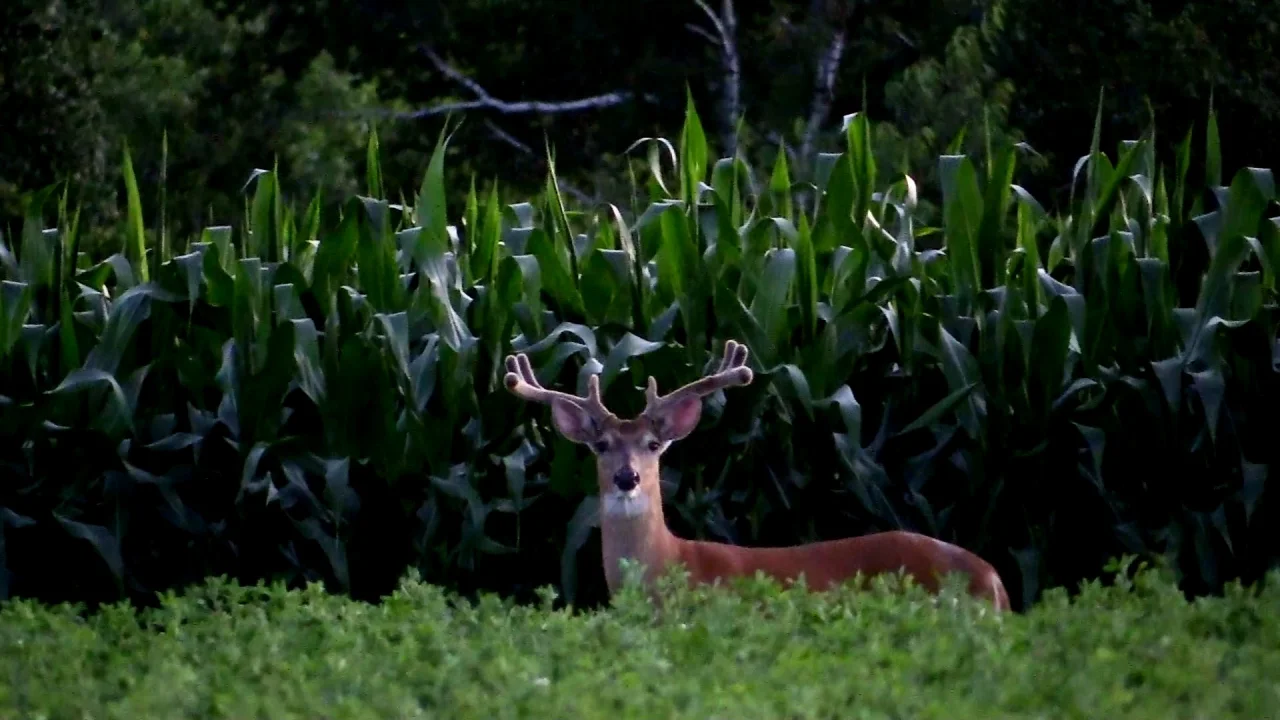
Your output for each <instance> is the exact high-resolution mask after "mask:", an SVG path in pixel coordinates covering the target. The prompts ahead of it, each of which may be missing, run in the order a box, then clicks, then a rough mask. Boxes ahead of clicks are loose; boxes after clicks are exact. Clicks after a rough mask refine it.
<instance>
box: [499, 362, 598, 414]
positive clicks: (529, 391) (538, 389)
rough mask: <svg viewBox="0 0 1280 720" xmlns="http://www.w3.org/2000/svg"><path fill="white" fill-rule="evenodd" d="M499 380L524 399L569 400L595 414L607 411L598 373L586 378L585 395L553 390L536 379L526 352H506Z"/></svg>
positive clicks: (546, 402) (549, 402) (549, 401)
mask: <svg viewBox="0 0 1280 720" xmlns="http://www.w3.org/2000/svg"><path fill="white" fill-rule="evenodd" d="M502 382H503V384H505V385H506V386H507V390H509V391H510V392H511V394H513V395H515V396H516V397H518V398H520V399H521V400H525V401H528V402H536V403H542V404H544V405H550V404H551V403H552V402H553V401H556V400H559V401H561V402H565V403H569V404H571V405H575V406H577V407H580V408H582V409H583V410H586V411H587V412H589V413H591V414H592V415H593V416H595V417H596V418H598V419H599V418H604V417H607V416H608V415H609V410H608V408H606V407H605V406H604V402H603V401H601V399H600V376H599V375H596V374H592V375H591V376H590V377H589V378H587V394H586V396H585V397H584V396H580V395H571V394H569V393H563V392H559V391H556V390H548V389H546V388H545V387H543V386H542V383H540V382H538V376H537V375H534V373H533V365H532V364H530V363H529V356H528V355H525V354H524V353H519V354H516V355H508V356H507V374H506V375H505V376H503V378H502Z"/></svg>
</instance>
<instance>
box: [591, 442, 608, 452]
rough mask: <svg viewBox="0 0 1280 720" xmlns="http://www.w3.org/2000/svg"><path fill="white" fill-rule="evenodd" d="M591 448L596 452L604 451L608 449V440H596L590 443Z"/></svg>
mask: <svg viewBox="0 0 1280 720" xmlns="http://www.w3.org/2000/svg"><path fill="white" fill-rule="evenodd" d="M591 449H592V450H595V451H596V452H598V453H602V452H605V451H607V450H608V449H609V442H608V441H607V440H597V441H595V442H593V443H591Z"/></svg>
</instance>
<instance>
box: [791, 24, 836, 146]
mask: <svg viewBox="0 0 1280 720" xmlns="http://www.w3.org/2000/svg"><path fill="white" fill-rule="evenodd" d="M844 47H845V35H844V29H843V28H840V29H838V30H836V32H835V34H834V35H832V37H831V43H830V44H829V45H827V48H826V51H825V52H823V53H822V55H821V56H820V57H819V58H818V70H817V73H816V77H814V83H813V85H814V87H813V102H812V103H811V104H810V109H809V122H808V123H807V124H806V125H805V129H804V137H803V138H801V141H800V158H801V161H802V162H805V163H808V162H809V161H810V156H811V155H812V154H813V145H814V142H815V141H816V140H817V137H818V131H819V130H820V129H821V128H822V123H823V122H824V121H825V120H826V119H827V115H828V114H829V113H830V112H831V103H832V101H833V100H834V99H835V86H836V73H837V71H838V70H839V69H840V59H841V58H842V57H843V56H844Z"/></svg>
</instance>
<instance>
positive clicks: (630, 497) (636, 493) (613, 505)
mask: <svg viewBox="0 0 1280 720" xmlns="http://www.w3.org/2000/svg"><path fill="white" fill-rule="evenodd" d="M603 500H604V514H605V515H606V516H608V517H616V518H638V517H643V516H644V515H645V514H646V513H648V511H649V496H647V495H645V494H644V493H643V492H640V488H636V489H634V490H632V491H631V492H626V493H624V492H622V491H621V490H610V491H609V492H607V493H605V495H604V498H603Z"/></svg>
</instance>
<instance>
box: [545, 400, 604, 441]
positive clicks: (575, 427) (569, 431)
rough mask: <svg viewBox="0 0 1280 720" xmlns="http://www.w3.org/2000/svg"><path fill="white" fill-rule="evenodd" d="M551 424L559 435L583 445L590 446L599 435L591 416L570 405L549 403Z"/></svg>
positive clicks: (558, 402)
mask: <svg viewBox="0 0 1280 720" xmlns="http://www.w3.org/2000/svg"><path fill="white" fill-rule="evenodd" d="M551 422H552V424H553V425H555V426H556V430H558V431H560V434H561V435H563V436H565V437H566V438H567V439H569V440H571V441H572V442H576V443H580V444H583V445H587V444H590V443H591V442H592V441H593V440H595V439H596V437H597V436H598V435H599V428H597V427H596V423H595V421H594V420H592V419H591V416H590V415H589V414H587V412H586V411H585V410H583V409H582V408H580V407H578V406H577V405H574V404H572V403H567V402H560V401H559V400H553V401H551Z"/></svg>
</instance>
